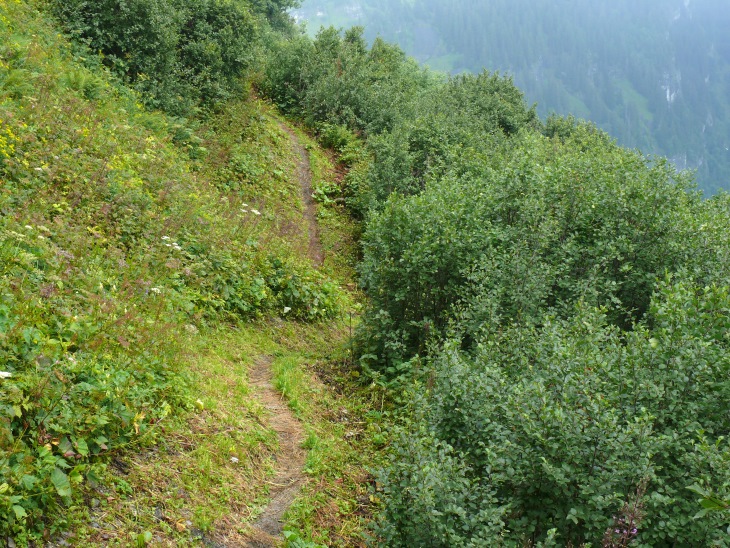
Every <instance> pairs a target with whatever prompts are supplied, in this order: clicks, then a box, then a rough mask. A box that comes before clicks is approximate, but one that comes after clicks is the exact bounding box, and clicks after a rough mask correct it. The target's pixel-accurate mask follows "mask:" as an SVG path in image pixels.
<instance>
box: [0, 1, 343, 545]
mask: <svg viewBox="0 0 730 548" xmlns="http://www.w3.org/2000/svg"><path fill="white" fill-rule="evenodd" d="M79 51H80V50H79V48H78V47H74V48H71V47H70V46H69V44H68V43H67V42H66V40H65V39H64V38H62V37H61V35H59V34H58V33H57V31H56V30H55V27H54V26H53V24H52V23H51V22H50V21H49V19H48V18H47V17H46V16H44V15H42V14H41V13H40V12H39V11H37V10H36V9H35V7H34V4H33V3H32V2H30V3H29V2H18V1H13V0H1V1H0V182H1V186H0V235H1V236H0V269H1V270H2V276H1V277H0V372H1V373H2V375H1V378H0V536H3V537H10V538H13V539H15V542H16V543H19V544H25V543H29V542H31V541H40V540H42V539H45V540H48V539H50V538H52V537H53V536H54V535H55V534H56V532H57V531H58V530H59V529H61V528H63V527H65V526H66V525H67V523H66V519H65V518H64V517H62V515H63V514H64V513H63V512H62V511H61V510H62V508H64V507H71V506H73V505H74V504H76V503H77V493H78V486H79V485H81V484H82V483H84V484H88V485H90V486H95V485H99V483H100V482H101V477H102V476H104V468H105V466H106V463H108V462H109V461H110V459H112V458H115V456H116V455H119V454H120V452H122V451H129V450H130V449H132V448H134V447H138V446H140V444H147V443H153V442H154V441H155V440H156V439H158V438H159V436H160V434H161V432H162V425H163V424H164V423H165V421H167V420H169V417H170V416H171V415H175V414H176V413H177V412H179V411H180V410H188V411H192V410H193V409H195V400H196V399H197V396H196V394H195V393H194V392H192V391H191V388H190V386H191V385H190V382H189V380H188V378H187V377H188V376H189V372H186V369H185V368H184V367H183V366H182V365H181V364H182V362H181V360H180V359H179V357H180V355H181V351H182V350H183V348H184V346H183V344H182V341H184V340H185V339H186V338H187V337H189V334H188V332H190V331H194V330H196V329H206V328H209V327H210V326H214V325H219V324H221V323H222V322H237V321H240V320H248V319H254V318H259V317H263V316H271V315H281V316H287V317H293V318H297V319H300V320H318V319H323V318H327V317H330V316H333V315H335V314H337V313H338V311H339V310H340V308H341V306H342V299H343V297H342V293H341V291H340V290H339V288H338V287H337V285H336V284H334V283H333V282H331V281H329V280H328V279H327V278H326V277H325V276H324V275H322V274H320V273H318V272H316V271H314V270H313V269H312V268H311V267H310V266H308V265H307V263H306V262H305V261H303V260H302V259H300V258H299V257H298V255H297V254H296V253H295V252H294V251H293V249H292V247H291V245H290V244H289V243H287V241H286V234H285V233H275V234H274V235H271V233H270V231H268V225H270V224H276V223H277V215H279V213H280V211H277V210H276V208H273V207H272V208H269V207H268V206H266V205H265V203H266V202H265V200H264V197H266V196H267V195H268V193H271V192H272V191H273V189H274V188H275V187H276V182H277V181H276V179H274V180H270V179H267V177H268V175H267V174H272V173H273V174H274V177H276V173H277V171H282V167H281V166H280V165H279V162H280V161H281V160H280V158H279V157H277V156H275V155H273V154H270V153H267V152H266V149H265V148H259V144H260V141H256V140H254V141H252V142H248V141H245V139H244V141H243V142H242V143H239V144H238V145H236V146H239V145H240V146H239V149H238V150H237V152H238V153H239V155H240V158H241V160H242V162H243V164H245V162H249V167H246V166H245V165H243V164H242V165H243V167H241V168H240V169H238V168H236V169H234V170H233V171H229V166H230V165H231V162H229V161H228V157H226V156H225V155H221V156H220V157H217V156H214V155H213V154H212V152H211V151H215V150H216V148H215V147H214V146H210V145H209V146H208V147H206V146H204V144H206V143H205V133H204V128H201V127H197V126H199V125H200V124H197V123H193V122H190V121H187V120H180V119H172V118H169V117H167V116H164V115H161V114H157V113H151V112H148V111H145V110H144V109H143V107H142V106H141V104H140V103H141V101H140V98H139V97H138V96H137V95H136V94H135V93H134V92H132V91H130V90H128V89H126V88H125V87H123V86H122V85H121V84H120V83H119V82H118V81H116V80H115V79H114V78H113V77H112V76H111V75H110V74H109V73H108V72H106V71H105V70H104V69H103V68H102V67H101V66H100V65H99V64H98V63H95V62H94V61H93V55H92V54H90V53H89V52H86V53H79ZM90 67H91V68H90ZM251 112H252V113H255V112H256V110H255V109H252V110H251ZM252 116H253V117H252V118H250V119H249V120H248V125H247V123H246V121H245V120H242V122H243V123H242V124H240V128H241V131H242V132H246V131H249V132H250V134H251V135H253V134H256V135H259V134H263V135H265V138H266V139H270V140H271V141H272V142H274V143H275V142H276V139H277V138H278V137H277V135H278V133H277V131H278V130H277V127H276V125H275V124H274V123H273V121H271V120H270V119H260V118H257V116H259V115H256V114H252ZM261 116H263V115H261ZM247 143H248V144H247ZM250 166H254V167H253V168H251V167H250ZM260 204H264V205H260ZM262 219H265V220H262ZM143 540H144V539H143Z"/></svg>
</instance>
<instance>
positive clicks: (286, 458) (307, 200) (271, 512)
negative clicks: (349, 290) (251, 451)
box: [247, 122, 324, 548]
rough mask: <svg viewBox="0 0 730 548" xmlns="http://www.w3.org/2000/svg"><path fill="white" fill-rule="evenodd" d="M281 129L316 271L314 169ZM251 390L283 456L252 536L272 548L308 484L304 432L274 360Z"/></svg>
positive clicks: (256, 369) (256, 371)
mask: <svg viewBox="0 0 730 548" xmlns="http://www.w3.org/2000/svg"><path fill="white" fill-rule="evenodd" d="M279 126H280V127H281V129H282V130H283V131H285V132H286V133H287V134H288V135H289V138H290V139H291V146H292V149H293V150H294V152H295V153H296V154H297V173H296V176H297V180H298V182H299V186H300V188H301V191H302V200H303V201H304V212H303V215H304V222H305V223H306V226H307V232H308V240H309V246H308V249H307V254H308V255H309V259H310V260H311V261H312V264H313V265H314V266H315V267H320V266H322V263H323V261H324V253H323V251H322V245H321V243H320V240H319V228H318V226H317V209H316V204H315V203H314V198H313V197H312V191H313V189H312V168H311V165H310V163H309V153H308V152H307V150H306V148H304V146H303V145H302V143H301V141H299V138H298V137H297V135H296V133H295V132H294V130H292V129H291V128H290V127H289V126H287V125H286V124H284V123H283V122H279ZM250 374H251V379H250V380H251V386H252V387H254V388H255V389H256V392H257V397H258V399H259V400H260V401H261V403H262V404H263V405H264V407H265V408H266V409H268V410H269V411H270V413H271V416H270V418H269V421H268V422H269V425H270V426H271V428H272V429H273V430H274V431H275V432H276V434H277V436H278V438H279V452H278V454H277V457H276V476H275V477H274V479H273V480H272V481H270V482H269V484H270V486H271V489H270V491H269V495H270V497H271V502H270V503H269V505H268V506H267V507H266V508H265V509H264V511H263V512H262V513H261V515H260V516H259V518H258V519H257V520H256V522H255V523H254V524H253V525H252V532H251V533H250V534H249V535H248V537H249V538H248V544H247V546H249V547H250V548H270V547H275V546H279V545H281V544H282V539H281V536H282V532H283V528H284V523H283V516H284V513H285V512H286V511H287V510H288V509H289V507H290V506H291V504H292V502H294V499H295V498H296V496H297V494H298V493H299V490H300V488H301V486H302V485H303V484H304V481H305V476H304V473H303V469H304V464H305V460H306V453H305V451H304V449H302V447H301V445H302V442H303V441H304V428H303V427H302V424H301V422H299V420H297V418H296V417H295V416H294V415H293V414H292V412H291V411H290V410H289V407H287V404H286V402H285V401H284V399H283V397H282V396H281V394H279V392H277V391H276V389H275V388H274V385H273V373H272V371H271V358H270V357H268V356H264V357H260V358H259V359H258V360H256V362H255V363H254V366H253V369H251V373H250Z"/></svg>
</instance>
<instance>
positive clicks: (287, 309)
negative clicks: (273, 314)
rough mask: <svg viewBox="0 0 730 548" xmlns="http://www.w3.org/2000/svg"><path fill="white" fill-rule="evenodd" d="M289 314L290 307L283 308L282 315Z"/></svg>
mask: <svg viewBox="0 0 730 548" xmlns="http://www.w3.org/2000/svg"><path fill="white" fill-rule="evenodd" d="M289 312H291V307H290V306H285V307H284V314H288V313H289Z"/></svg>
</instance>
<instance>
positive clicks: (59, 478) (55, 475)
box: [51, 468, 71, 497]
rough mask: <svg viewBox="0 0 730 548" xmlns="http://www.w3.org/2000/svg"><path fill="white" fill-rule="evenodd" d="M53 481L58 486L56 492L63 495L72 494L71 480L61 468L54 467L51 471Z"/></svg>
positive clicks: (68, 495)
mask: <svg viewBox="0 0 730 548" xmlns="http://www.w3.org/2000/svg"><path fill="white" fill-rule="evenodd" d="M51 482H53V486H54V487H55V488H56V492H57V493H58V494H59V496H61V497H70V496H71V482H69V480H68V476H67V475H66V474H64V473H63V471H62V470H61V469H60V468H54V469H53V472H52V473H51Z"/></svg>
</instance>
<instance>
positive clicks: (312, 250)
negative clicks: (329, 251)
mask: <svg viewBox="0 0 730 548" xmlns="http://www.w3.org/2000/svg"><path fill="white" fill-rule="evenodd" d="M279 127H281V129H282V130H284V131H285V132H286V133H287V134H288V135H289V138H290V139H291V142H292V148H293V149H294V151H295V152H296V153H297V155H298V159H297V179H298V180H299V185H300V186H301V189H302V199H303V200H304V219H305V221H306V223H307V230H308V232H309V250H308V254H309V259H310V260H311V261H312V263H313V264H314V266H315V267H320V266H322V263H323V262H324V252H323V251H322V244H321V243H320V241H319V227H318V226H317V206H316V204H315V203H314V198H313V197H312V192H313V188H312V168H311V166H310V163H309V153H308V152H307V149H306V148H304V146H303V145H302V143H301V142H300V141H299V137H297V134H296V133H295V132H294V130H293V129H292V128H290V127H289V126H287V125H286V124H284V123H282V122H280V123H279Z"/></svg>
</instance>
